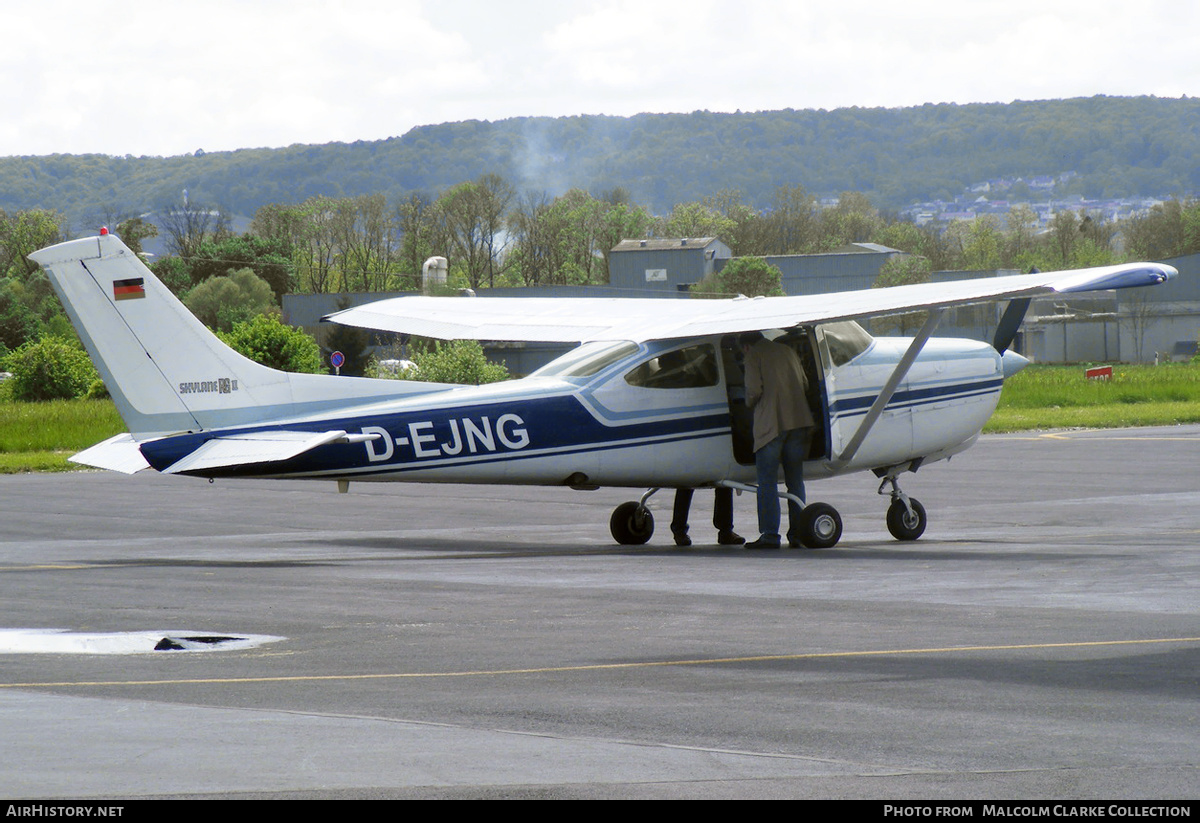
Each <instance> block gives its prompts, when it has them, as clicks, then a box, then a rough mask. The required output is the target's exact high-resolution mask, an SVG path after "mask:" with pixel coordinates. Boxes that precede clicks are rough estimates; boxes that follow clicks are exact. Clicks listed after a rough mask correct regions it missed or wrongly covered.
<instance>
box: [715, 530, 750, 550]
mask: <svg viewBox="0 0 1200 823" xmlns="http://www.w3.org/2000/svg"><path fill="white" fill-rule="evenodd" d="M745 542H746V538H744V537H742V536H741V535H740V534H738V533H737V532H735V531H732V530H731V531H721V532H718V533H717V544H718V545H721V546H740V545H742V544H743V543H745Z"/></svg>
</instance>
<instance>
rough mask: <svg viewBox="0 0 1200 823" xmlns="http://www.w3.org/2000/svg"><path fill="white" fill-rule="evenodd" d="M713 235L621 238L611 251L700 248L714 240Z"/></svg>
mask: <svg viewBox="0 0 1200 823" xmlns="http://www.w3.org/2000/svg"><path fill="white" fill-rule="evenodd" d="M716 239H717V238H715V237H651V238H648V239H646V240H622V241H621V242H620V243H618V244H617V245H615V246H613V249H612V250H613V251H636V250H638V249H654V250H656V251H658V250H662V249H702V248H704V247H706V246H708V245H709V244H710V243H712V242H713V241H715V240H716Z"/></svg>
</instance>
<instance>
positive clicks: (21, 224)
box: [0, 209, 66, 280]
mask: <svg viewBox="0 0 1200 823" xmlns="http://www.w3.org/2000/svg"><path fill="white" fill-rule="evenodd" d="M65 225H66V218H65V217H64V216H63V215H62V214H60V213H59V212H57V211H49V210H47V209H27V210H25V211H19V212H15V213H14V214H6V213H5V212H4V210H3V209H0V277H4V276H9V277H16V278H18V279H19V280H24V279H25V278H27V277H28V276H29V275H31V274H33V273H34V272H37V271H39V269H38V266H37V264H36V263H34V262H32V261H31V260H29V259H28V258H29V255H30V254H32V253H33V252H35V251H37V250H38V249H42V248H45V247H46V246H52V245H54V244H55V243H59V242H61V241H62V240H63V239H64V238H65V237H66V231H65V229H64V226H65Z"/></svg>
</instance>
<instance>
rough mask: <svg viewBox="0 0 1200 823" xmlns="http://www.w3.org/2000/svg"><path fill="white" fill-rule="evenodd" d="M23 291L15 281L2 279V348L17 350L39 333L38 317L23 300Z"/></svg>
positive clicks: (0, 284) (0, 306)
mask: <svg viewBox="0 0 1200 823" xmlns="http://www.w3.org/2000/svg"><path fill="white" fill-rule="evenodd" d="M22 292H23V289H21V288H20V286H19V285H18V284H17V283H15V282H14V281H12V280H10V279H7V278H4V279H0V346H3V347H4V349H5V350H8V349H15V348H17V347H18V346H20V345H22V344H23V343H25V342H27V341H28V340H29V339H30V338H31V337H33V336H34V334H36V332H37V325H38V324H37V316H36V315H35V314H34V313H33V311H32V310H31V309H30V308H29V306H27V305H26V304H25V302H24V301H23V300H22V299H21V296H22Z"/></svg>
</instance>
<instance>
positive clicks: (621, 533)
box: [608, 500, 654, 546]
mask: <svg viewBox="0 0 1200 823" xmlns="http://www.w3.org/2000/svg"><path fill="white" fill-rule="evenodd" d="M608 529H609V531H611V532H612V536H613V540H616V541H617V542H618V543H620V544H621V545H622V546H641V545H642V544H643V543H645V542H646V541H648V540H649V539H650V537H651V536H652V535H653V534H654V515H653V514H651V512H650V510H649V509H648V508H646V507H645V506H643V505H642V504H641V503H639V502H637V501H636V500H631V501H629V502H628V503H622V504H621V505H619V506H617V507H616V508H615V509H614V510H613V513H612V517H610V518H609V520H608Z"/></svg>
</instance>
